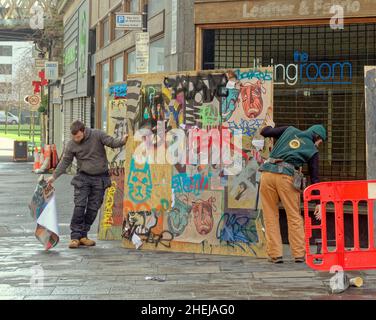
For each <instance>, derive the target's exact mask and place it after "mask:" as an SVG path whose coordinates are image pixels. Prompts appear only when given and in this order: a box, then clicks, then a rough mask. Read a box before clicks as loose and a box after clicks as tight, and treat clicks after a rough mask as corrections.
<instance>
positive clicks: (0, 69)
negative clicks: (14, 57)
mask: <svg viewBox="0 0 376 320" xmlns="http://www.w3.org/2000/svg"><path fill="white" fill-rule="evenodd" d="M11 74H12V65H11V64H0V75H11Z"/></svg>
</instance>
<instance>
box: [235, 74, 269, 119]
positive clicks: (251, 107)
mask: <svg viewBox="0 0 376 320" xmlns="http://www.w3.org/2000/svg"><path fill="white" fill-rule="evenodd" d="M265 93H266V91H265V89H264V87H263V86H262V83H261V81H257V82H256V84H247V85H243V86H242V87H241V89H240V95H241V101H242V103H243V109H244V113H245V115H246V116H247V117H248V118H250V119H255V118H257V117H258V116H260V115H261V114H262V111H263V110H264V101H263V99H262V95H263V94H265Z"/></svg>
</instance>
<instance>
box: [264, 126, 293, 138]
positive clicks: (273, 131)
mask: <svg viewBox="0 0 376 320" xmlns="http://www.w3.org/2000/svg"><path fill="white" fill-rule="evenodd" d="M287 129H288V127H279V128H273V127H270V126H269V127H265V128H264V129H262V131H261V135H262V136H263V137H264V138H275V139H279V138H280V137H281V135H282V134H283V133H284V132H285V131H286V130H287Z"/></svg>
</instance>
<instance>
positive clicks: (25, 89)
mask: <svg viewBox="0 0 376 320" xmlns="http://www.w3.org/2000/svg"><path fill="white" fill-rule="evenodd" d="M31 50H32V49H31V48H27V49H25V50H24V52H23V54H22V56H23V57H24V59H22V60H21V61H19V62H18V63H17V64H16V65H15V72H14V76H13V89H14V92H15V95H16V97H17V109H18V117H19V118H20V119H21V111H22V106H23V105H24V104H25V103H24V98H25V96H29V95H31V94H32V93H33V86H32V82H33V80H35V79H36V76H37V69H36V68H35V64H34V61H33V58H32V52H31ZM30 125H31V122H30ZM18 135H19V136H20V135H21V121H19V122H18Z"/></svg>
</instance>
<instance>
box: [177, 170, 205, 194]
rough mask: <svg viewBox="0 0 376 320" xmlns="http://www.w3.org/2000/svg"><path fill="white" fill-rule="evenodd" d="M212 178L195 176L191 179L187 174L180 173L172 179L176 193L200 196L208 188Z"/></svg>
mask: <svg viewBox="0 0 376 320" xmlns="http://www.w3.org/2000/svg"><path fill="white" fill-rule="evenodd" d="M210 178H211V174H209V175H208V176H203V175H201V174H195V175H193V176H192V177H190V176H188V175H187V173H179V174H177V175H175V176H173V177H172V189H174V191H175V192H176V193H193V194H194V195H196V196H198V195H200V194H201V192H203V191H204V190H206V189H207V188H208V185H209V179H210Z"/></svg>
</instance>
